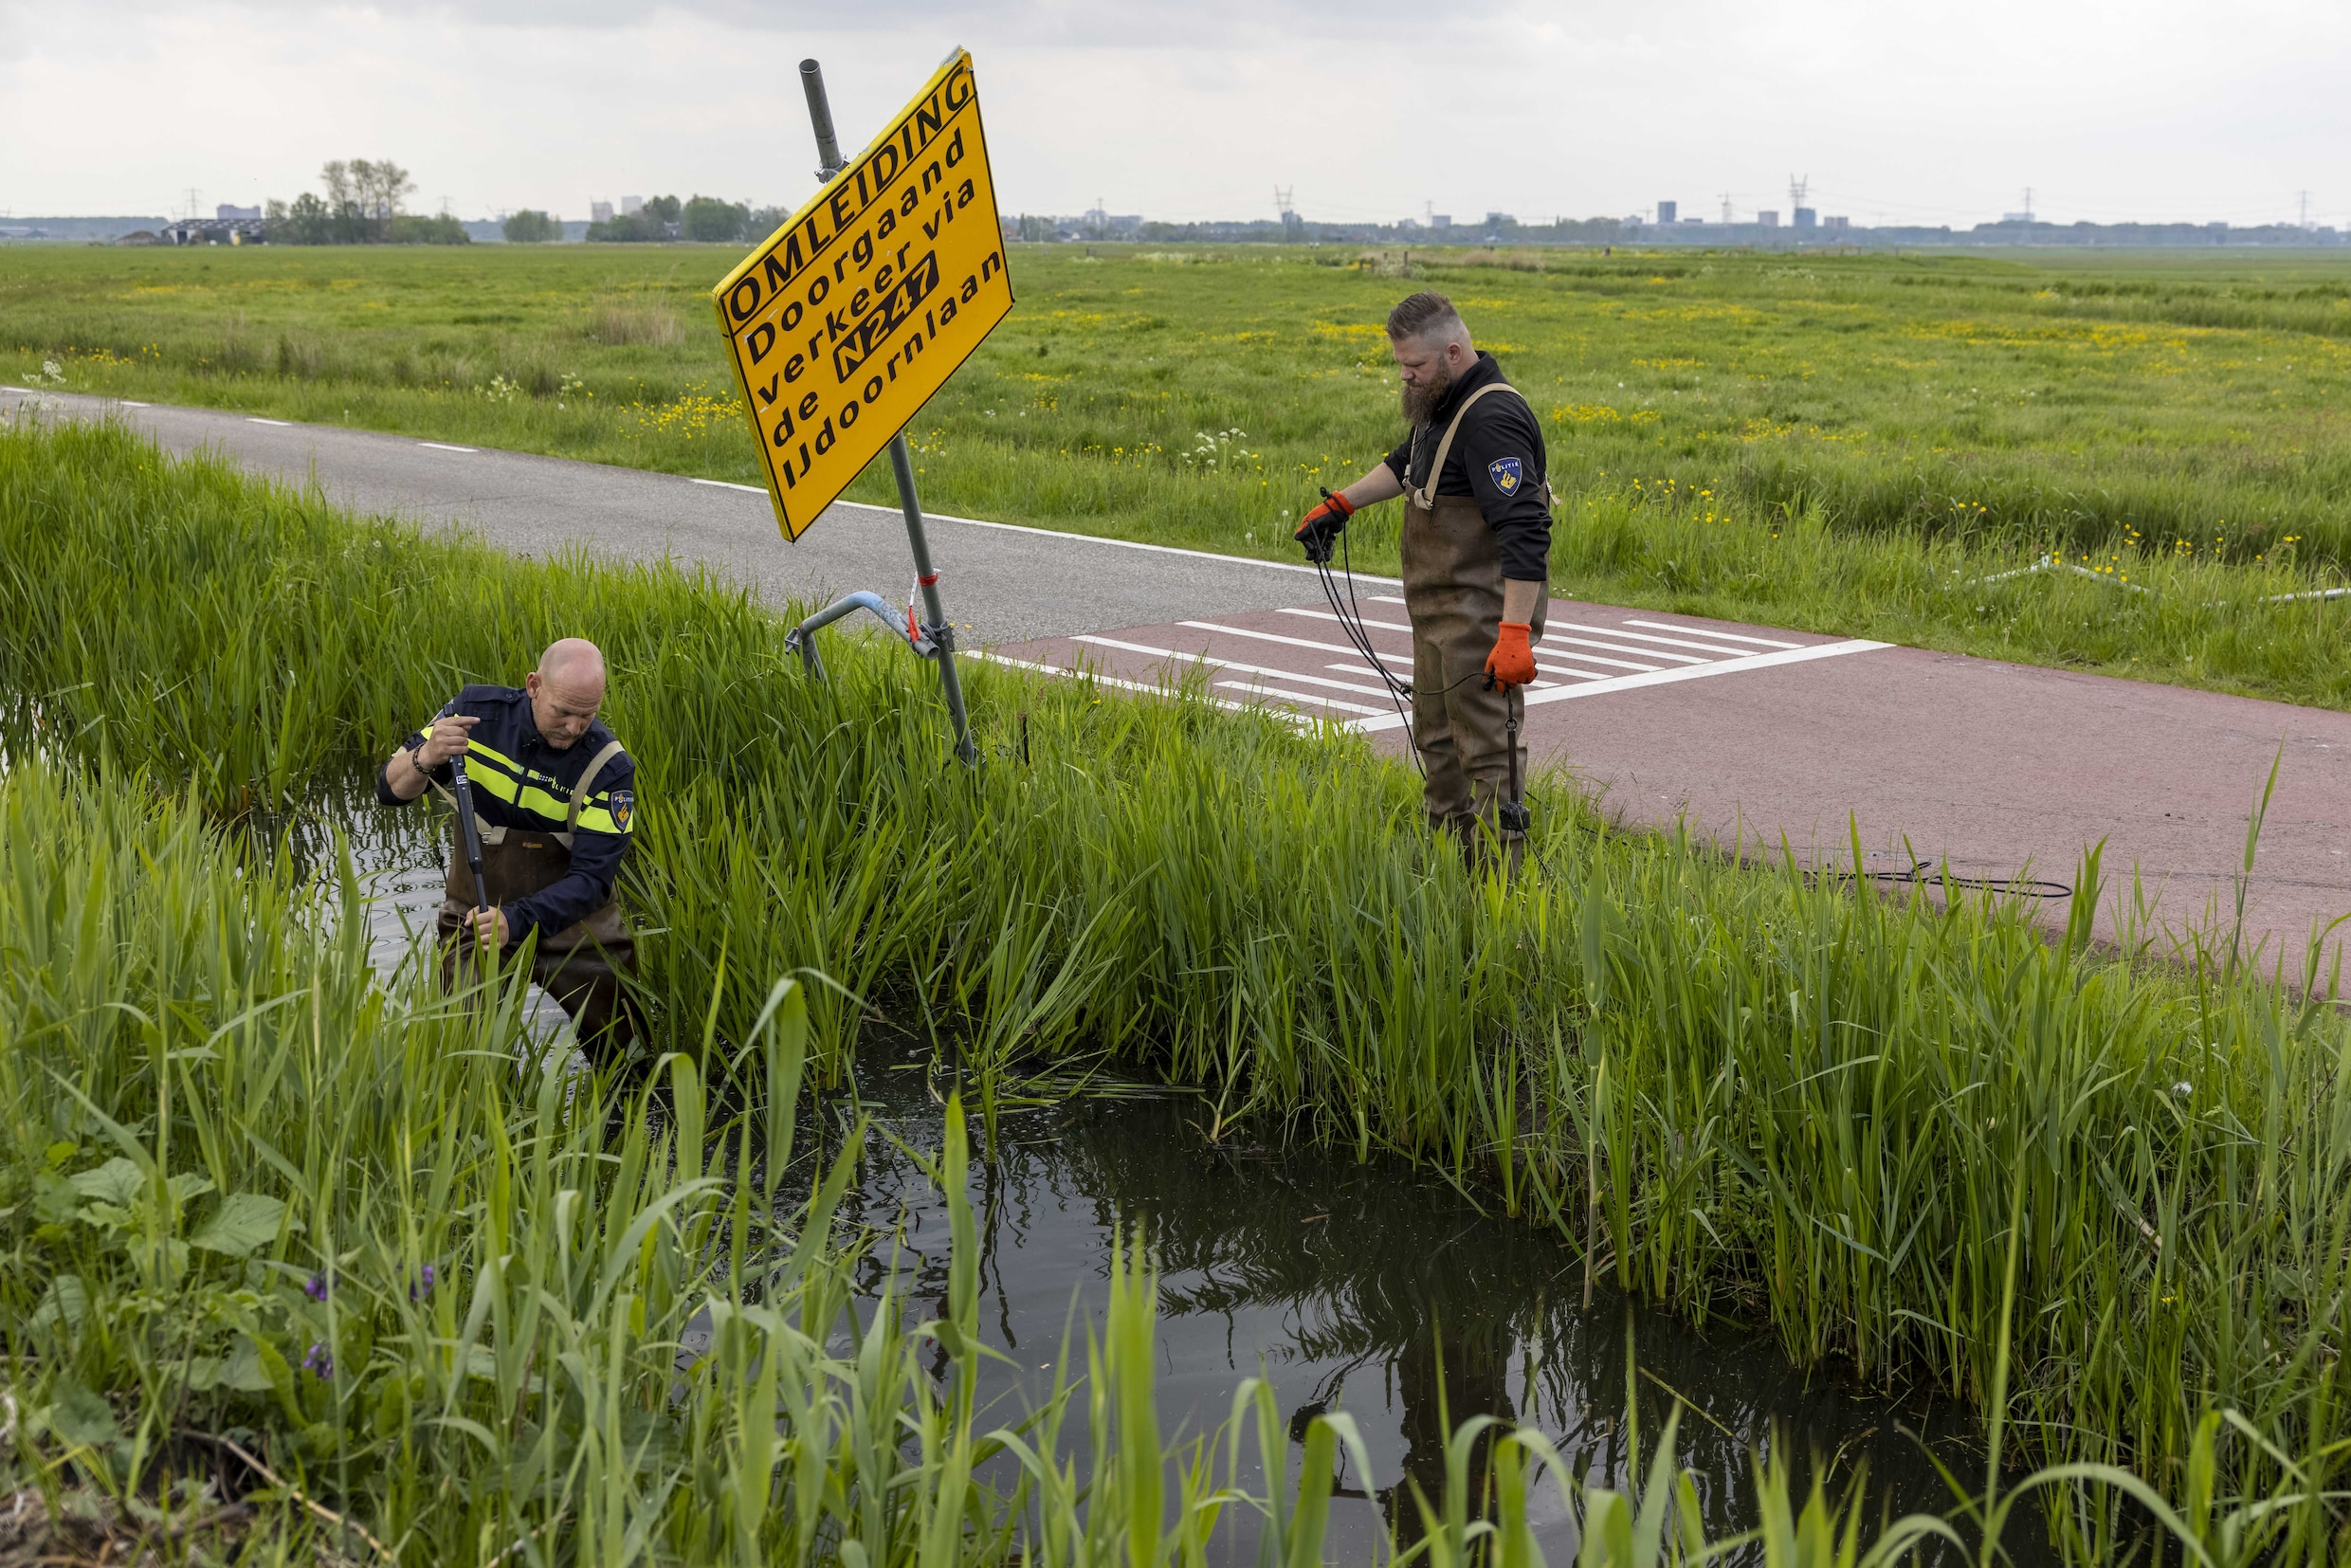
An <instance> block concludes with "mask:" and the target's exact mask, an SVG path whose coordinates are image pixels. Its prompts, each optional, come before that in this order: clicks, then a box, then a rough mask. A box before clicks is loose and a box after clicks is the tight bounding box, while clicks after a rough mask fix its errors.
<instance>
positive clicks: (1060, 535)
mask: <svg viewBox="0 0 2351 1568" xmlns="http://www.w3.org/2000/svg"><path fill="white" fill-rule="evenodd" d="M832 504H833V505H835V506H854V507H856V508H857V509H858V510H859V511H861V512H881V513H884V514H886V515H888V516H890V517H896V516H898V515H899V514H898V508H897V507H895V506H876V505H874V504H873V503H872V502H871V501H834V502H833V503H832ZM922 516H923V518H924V520H927V521H930V522H959V523H961V524H962V525H963V526H964V527H966V528H994V529H998V530H1001V531H1002V532H1004V533H1007V534H1033V535H1035V536H1036V537H1037V538H1048V539H1076V540H1078V541H1079V542H1080V543H1083V544H1102V545H1107V546H1109V547H1110V548H1112V549H1114V550H1147V551H1150V552H1151V553H1152V554H1153V555H1155V556H1190V557H1191V558H1192V559H1194V560H1195V561H1227V562H1230V564H1232V565H1234V566H1262V567H1264V568H1266V570H1267V571H1268V572H1312V571H1315V570H1316V568H1314V567H1311V566H1307V565H1304V564H1303V563H1301V562H1298V561H1264V560H1259V559H1258V558H1257V557H1256V556H1221V555H1218V554H1217V553H1216V552H1215V551H1213V550H1186V549H1183V548H1181V547H1180V546H1178V545H1173V544H1144V543H1143V542H1141V541H1140V540H1139V539H1110V538H1103V537H1102V536H1101V535H1100V534H1073V533H1070V532H1068V531H1067V530H1066V529H1061V528H1030V527H1029V526H1028V525H1027V524H1025V523H1018V522H990V521H988V520H986V519H984V518H956V517H949V516H948V515H947V514H946V513H944V512H925V513H923V514H922ZM1356 580H1357V581H1358V582H1375V583H1394V582H1400V581H1401V579H1400V578H1396V577H1375V576H1372V575H1370V574H1367V573H1362V572H1358V573H1357V574H1356Z"/></svg>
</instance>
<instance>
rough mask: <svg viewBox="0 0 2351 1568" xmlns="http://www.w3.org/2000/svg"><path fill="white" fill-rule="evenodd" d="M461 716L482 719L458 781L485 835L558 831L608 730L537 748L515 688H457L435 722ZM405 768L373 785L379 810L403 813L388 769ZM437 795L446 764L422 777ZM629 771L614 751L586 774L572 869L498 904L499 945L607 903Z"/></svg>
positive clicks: (619, 853) (623, 827) (632, 819)
mask: <svg viewBox="0 0 2351 1568" xmlns="http://www.w3.org/2000/svg"><path fill="white" fill-rule="evenodd" d="M452 714H457V715H471V716H473V717H474V718H477V719H479V720H482V721H481V722H480V723H478V724H476V725H475V726H474V727H473V739H472V743H471V744H470V745H469V746H468V747H467V748H466V752H465V779H466V782H468V783H469V784H471V785H472V786H473V806H474V810H475V811H477V812H479V813H480V815H481V817H482V820H483V821H484V822H486V823H489V824H490V825H491V826H492V827H504V828H519V829H521V830H524V831H525V832H561V831H562V830H563V825H564V821H565V819H566V818H567V817H568V816H569V815H570V814H571V810H572V795H573V793H574V786H576V785H577V784H578V783H579V775H581V774H583V773H585V772H587V771H588V764H589V763H590V762H591V761H592V760H594V758H595V755H596V753H598V752H600V751H602V750H603V749H604V748H605V747H606V746H607V745H609V744H611V739H612V732H611V730H609V729H607V728H605V726H604V720H600V719H599V720H596V721H595V722H594V723H592V724H590V725H589V726H588V733H587V734H585V735H583V736H581V737H580V738H578V739H577V740H574V741H573V742H572V744H570V745H569V746H566V747H564V748H563V749H562V750H560V751H558V750H556V748H555V747H553V746H550V745H549V744H547V741H546V738H544V737H543V736H541V735H540V734H539V733H538V723H537V722H536V721H535V720H533V719H532V718H531V697H530V693H528V692H526V691H523V690H520V689H519V688H518V687H515V686H467V687H466V688H465V690H463V691H461V692H459V693H458V694H457V699H456V701H454V702H450V703H448V704H447V706H445V707H444V708H442V710H441V711H440V712H439V713H437V714H435V715H434V716H433V717H434V718H435V719H446V718H447V717H449V716H450V715H452ZM430 728H431V725H430V724H429V723H428V724H427V725H426V726H425V728H424V729H419V730H418V731H417V732H416V733H415V734H413V735H411V736H410V737H409V738H408V739H407V741H406V742H404V743H403V744H402V746H401V748H400V749H401V750H402V751H403V752H412V751H414V750H415V749H416V748H417V747H419V746H421V745H423V744H424V743H425V732H426V730H428V729H430ZM414 766H415V764H414V763H412V762H410V761H409V760H407V759H406V758H405V757H394V758H392V761H391V762H389V763H387V764H386V765H385V770H384V771H383V772H382V773H379V774H377V775H376V778H375V798H376V799H378V800H380V801H382V802H383V803H384V804H385V805H387V806H398V805H403V804H405V802H403V801H402V800H401V799H400V798H399V797H398V796H397V795H395V794H393V793H392V785H391V782H390V776H389V775H390V771H391V769H392V768H394V767H400V768H410V767H414ZM429 772H430V774H431V776H432V780H433V782H434V783H436V784H439V785H441V786H442V787H443V788H444V789H446V788H447V787H448V784H449V781H450V771H449V765H448V764H447V763H446V762H444V763H442V764H441V766H439V767H438V768H434V769H431V770H429ZM636 788H637V765H636V763H635V762H634V761H632V760H630V758H629V754H628V753H627V752H622V753H621V754H620V755H619V756H617V757H613V758H612V760H611V761H610V762H607V763H606V764H605V765H604V769H603V771H602V772H600V773H598V774H597V775H596V776H595V780H594V787H593V793H591V794H590V795H589V797H588V798H587V799H586V800H583V801H581V802H580V807H579V824H578V826H577V828H576V829H575V830H574V836H573V840H572V868H571V871H570V872H569V874H567V875H565V876H564V877H562V878H561V879H559V880H558V881H556V882H555V883H554V884H551V885H549V886H547V887H545V888H542V889H540V890H539V891H538V892H537V893H534V894H532V895H531V896H530V897H529V898H527V899H518V900H516V901H515V902H514V903H509V904H507V905H505V906H504V907H505V911H506V929H507V933H508V936H509V939H511V940H514V941H520V940H521V939H523V937H525V936H526V935H528V934H529V933H530V932H531V931H532V930H533V929H534V928H536V929H538V930H542V931H544V932H546V933H547V934H548V935H549V936H553V935H555V934H556V932H558V931H561V930H564V929H566V928H567V927H570V926H574V925H576V924H578V923H579V922H580V921H582V920H585V919H586V918H587V917H588V916H589V915H590V914H591V913H592V912H593V911H595V910H596V909H599V908H601V907H603V905H604V903H605V901H606V900H608V899H610V898H611V896H612V884H613V882H614V880H615V879H616V878H618V877H619V875H620V863H621V861H622V859H623V858H624V857H625V856H627V854H628V853H629V835H630V833H632V832H633V831H634V830H635V829H636Z"/></svg>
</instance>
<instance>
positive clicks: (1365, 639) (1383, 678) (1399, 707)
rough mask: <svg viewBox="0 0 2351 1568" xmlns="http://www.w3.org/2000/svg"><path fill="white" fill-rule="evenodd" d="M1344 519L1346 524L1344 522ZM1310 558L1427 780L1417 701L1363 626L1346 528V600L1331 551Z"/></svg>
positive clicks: (1470, 677)
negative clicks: (1415, 720)
mask: <svg viewBox="0 0 2351 1568" xmlns="http://www.w3.org/2000/svg"><path fill="white" fill-rule="evenodd" d="M1322 499H1323V500H1325V501H1328V500H1331V499H1332V496H1331V493H1330V491H1328V490H1324V491H1323V492H1322ZM1343 521H1344V520H1343V519H1342V522H1343ZM1307 559H1308V560H1310V561H1313V563H1314V570H1315V575H1316V576H1317V577H1318V578H1319V579H1320V580H1321V584H1322V599H1323V602H1324V603H1326V604H1328V605H1329V606H1330V607H1331V614H1332V615H1333V616H1334V617H1335V618H1336V619H1337V620H1338V622H1339V629H1340V631H1342V632H1344V633H1345V634H1346V638H1347V644H1348V646H1349V647H1352V648H1354V649H1355V651H1356V653H1357V654H1358V656H1359V657H1360V658H1362V659H1363V660H1364V662H1365V663H1367V664H1369V665H1371V666H1372V669H1373V671H1374V672H1375V673H1376V674H1377V675H1378V677H1379V683H1380V684H1381V685H1383V686H1385V687H1387V688H1388V701H1389V702H1391V703H1392V704H1394V708H1395V715H1396V719H1397V721H1398V722H1400V723H1401V724H1403V726H1404V743H1405V745H1406V746H1407V747H1408V748H1410V750H1411V751H1412V766H1413V768H1415V769H1416V770H1418V771H1419V773H1420V774H1421V775H1422V776H1423V777H1426V776H1427V775H1428V772H1429V770H1428V767H1427V765H1426V764H1425V763H1423V762H1422V761H1421V758H1420V744H1419V742H1418V741H1416V740H1415V739H1413V738H1412V715H1411V714H1410V713H1409V712H1407V711H1406V709H1405V704H1406V703H1408V702H1412V701H1414V696H1413V690H1412V683H1411V682H1410V681H1406V680H1402V679H1400V678H1399V677H1398V676H1397V675H1396V673H1395V671H1394V670H1392V669H1390V668H1389V667H1388V665H1387V664H1386V662H1385V661H1383V660H1382V659H1381V658H1380V656H1379V650H1378V649H1377V648H1376V647H1372V634H1371V631H1370V629H1368V628H1366V627H1365V626H1364V624H1363V607H1362V606H1361V605H1360V604H1358V602H1357V600H1356V593H1355V556H1354V552H1353V551H1352V550H1351V549H1349V547H1348V540H1347V531H1346V529H1345V528H1344V527H1341V528H1340V531H1339V569H1340V572H1342V573H1344V574H1346V578H1347V593H1346V597H1345V599H1344V600H1343V601H1342V600H1341V599H1340V593H1339V580H1338V579H1337V578H1336V577H1334V576H1332V575H1331V557H1330V552H1329V551H1328V550H1325V551H1324V552H1323V553H1322V555H1321V556H1320V557H1317V556H1315V555H1314V554H1313V553H1312V552H1308V555H1307ZM1484 673H1485V671H1483V670H1471V671H1470V672H1468V673H1467V674H1466V675H1464V676H1463V677H1462V678H1461V679H1460V680H1458V681H1455V682H1453V683H1452V684H1451V685H1447V686H1443V687H1440V688H1439V689H1438V690H1436V691H1435V692H1433V693H1431V695H1432V696H1437V697H1442V696H1444V695H1445V694H1446V693H1447V692H1449V691H1451V690H1452V689H1453V687H1454V686H1458V685H1461V684H1465V683H1467V682H1469V681H1474V680H1477V679H1479V678H1480V677H1481V676H1482V675H1484Z"/></svg>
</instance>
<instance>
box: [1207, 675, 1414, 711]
mask: <svg viewBox="0 0 2351 1568" xmlns="http://www.w3.org/2000/svg"><path fill="white" fill-rule="evenodd" d="M1216 684H1217V685H1218V686H1220V687H1222V688H1223V689H1225V690H1227V691H1249V692H1255V693H1257V694H1258V695H1259V696H1261V697H1278V698H1280V699H1281V700H1282V701H1284V702H1320V703H1321V704H1322V705H1323V706H1324V707H1326V708H1337V709H1338V710H1339V711H1340V712H1341V713H1386V712H1388V711H1389V710H1388V709H1386V708H1372V707H1365V706H1364V705H1363V704H1362V703H1360V702H1341V701H1340V700H1339V699H1338V698H1336V697H1324V696H1321V694H1320V693H1317V692H1311V691H1268V690H1267V689H1266V688H1265V687H1264V686H1261V685H1257V684H1253V683H1251V682H1248V681H1219V682H1217V683H1216Z"/></svg>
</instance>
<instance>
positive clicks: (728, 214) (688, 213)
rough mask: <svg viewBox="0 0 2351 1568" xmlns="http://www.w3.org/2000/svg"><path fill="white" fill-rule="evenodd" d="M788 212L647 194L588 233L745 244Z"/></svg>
mask: <svg viewBox="0 0 2351 1568" xmlns="http://www.w3.org/2000/svg"><path fill="white" fill-rule="evenodd" d="M790 216H791V214H790V213H788V212H786V211H785V210H783V209H782V208H780V207H758V208H755V207H752V206H750V205H749V204H747V203H744V202H736V201H725V200H722V199H720V197H717V196H692V197H689V198H687V199H686V200H684V201H680V200H679V199H678V198H677V197H675V196H649V197H647V199H646V203H645V206H644V207H643V208H642V209H640V210H637V211H634V212H624V213H621V214H620V215H618V216H617V217H614V218H611V219H609V220H607V221H606V222H603V223H592V224H590V225H589V226H588V237H589V238H590V239H591V240H604V241H611V242H617V243H621V244H642V243H647V242H658V241H663V240H692V241H695V242H696V243H698V244H702V245H746V244H749V243H750V242H751V241H754V240H762V239H765V238H766V237H767V236H768V235H769V234H771V233H773V232H774V231H775V229H777V228H780V227H782V225H783V222H784V220H785V219H786V218H787V217H790ZM507 237H508V238H509V239H511V238H513V236H512V235H511V234H510V235H508V236H507Z"/></svg>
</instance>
